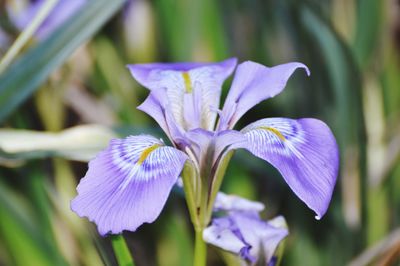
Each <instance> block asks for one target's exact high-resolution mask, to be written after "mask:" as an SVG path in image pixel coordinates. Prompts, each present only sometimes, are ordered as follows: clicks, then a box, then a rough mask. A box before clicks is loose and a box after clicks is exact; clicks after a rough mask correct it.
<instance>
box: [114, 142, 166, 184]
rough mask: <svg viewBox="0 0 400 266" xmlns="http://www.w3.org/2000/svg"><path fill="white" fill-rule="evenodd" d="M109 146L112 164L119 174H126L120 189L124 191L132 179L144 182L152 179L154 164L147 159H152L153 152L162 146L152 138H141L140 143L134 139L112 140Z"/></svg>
mask: <svg viewBox="0 0 400 266" xmlns="http://www.w3.org/2000/svg"><path fill="white" fill-rule="evenodd" d="M143 138H144V140H143ZM111 146H112V164H113V165H114V167H116V168H117V170H119V171H120V172H124V173H126V174H125V180H124V182H123V183H121V185H120V188H121V189H124V188H125V187H126V186H127V185H128V184H129V183H130V182H131V181H132V180H133V179H137V180H138V181H146V180H148V179H149V178H152V177H154V170H156V169H155V167H154V163H156V162H155V161H154V160H149V159H150V157H154V156H152V155H153V154H154V152H155V151H157V149H158V148H161V147H163V146H164V144H163V143H162V142H161V141H159V140H157V139H154V138H152V137H148V138H146V137H145V136H143V137H142V139H141V141H140V142H139V141H137V138H135V137H128V139H127V140H119V139H116V140H112V142H111ZM157 153H158V152H157ZM158 159H162V158H158ZM147 168H149V169H150V170H148V169H147ZM149 171H150V175H149V173H148V172H149ZM146 173H147V174H146Z"/></svg>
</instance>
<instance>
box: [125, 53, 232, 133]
mask: <svg viewBox="0 0 400 266" xmlns="http://www.w3.org/2000/svg"><path fill="white" fill-rule="evenodd" d="M235 66H236V59H235V58H231V59H228V60H225V61H222V62H219V63H172V64H162V63H153V64H138V65H128V68H129V70H130V71H131V74H132V75H133V77H134V78H135V79H136V80H137V81H138V82H139V83H140V84H142V85H143V86H144V87H146V88H148V89H150V90H155V89H162V88H164V89H166V93H167V100H168V105H169V106H170V108H169V109H170V111H171V113H172V114H173V117H174V119H175V121H176V123H178V124H179V125H181V126H182V128H184V129H186V130H190V129H195V128H200V127H201V128H204V129H208V130H212V129H213V128H214V124H215V119H216V116H217V109H218V107H219V100H220V94H221V86H222V83H223V82H224V80H225V79H226V78H227V77H228V76H229V75H230V74H231V73H232V71H233V69H234V68H235Z"/></svg>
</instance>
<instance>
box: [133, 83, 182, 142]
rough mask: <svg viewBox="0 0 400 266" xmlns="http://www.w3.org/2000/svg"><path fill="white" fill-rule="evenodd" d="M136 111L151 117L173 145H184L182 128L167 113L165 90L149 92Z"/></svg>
mask: <svg viewBox="0 0 400 266" xmlns="http://www.w3.org/2000/svg"><path fill="white" fill-rule="evenodd" d="M137 109H139V110H141V111H143V112H145V113H146V114H148V115H150V116H151V117H153V119H154V120H156V122H157V123H158V124H159V125H160V127H161V128H162V129H163V130H164V132H165V134H167V136H168V137H169V138H170V140H171V141H172V142H173V143H175V144H182V143H186V141H185V140H184V139H185V137H184V130H183V128H182V127H181V126H180V125H179V124H178V123H176V121H175V119H174V117H173V116H172V114H171V112H169V106H168V102H167V101H166V91H165V89H157V90H153V91H151V92H150V94H149V96H148V97H147V98H146V100H145V101H144V102H143V103H142V104H141V105H139V106H138V107H137Z"/></svg>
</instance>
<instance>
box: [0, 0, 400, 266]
mask: <svg viewBox="0 0 400 266" xmlns="http://www.w3.org/2000/svg"><path fill="white" fill-rule="evenodd" d="M12 2H13V1H1V2H0V13H1V15H0V26H1V31H2V32H3V34H2V35H3V36H2V38H0V54H1V55H2V56H3V55H4V54H5V52H6V51H7V49H9V47H10V46H11V44H12V43H13V41H14V40H15V39H16V37H17V36H18V34H19V30H18V29H17V28H16V27H14V26H13V24H12V22H11V21H10V19H9V16H8V15H7V8H6V6H7V5H9V4H10V3H12ZM399 52H400V4H399V1H394V0H386V1H384V0H382V1H377V0H323V1H318V0H265V1H256V0H246V1H244V0H243V1H240V0H230V1H228V0H220V1H213V0H202V1H200V0H198V1H185V0H154V1H145V0H134V1H129V2H124V1H123V0H116V1H106V0H97V1H87V3H86V4H85V5H84V6H82V7H81V8H80V9H79V10H78V11H76V12H74V14H73V16H72V17H70V18H69V19H68V20H67V21H65V22H64V23H63V24H62V25H61V26H60V27H58V28H57V29H56V30H55V31H54V32H53V33H52V34H50V35H49V36H48V37H46V38H38V37H34V38H33V39H31V40H30V41H29V42H28V43H27V45H25V46H24V48H23V50H22V51H21V52H20V53H19V55H18V58H17V59H16V60H14V61H13V62H12V64H11V65H9V66H8V67H7V68H6V69H5V71H4V72H3V73H1V74H0V126H1V127H2V128H1V129H0V265H101V264H107V265H115V264H116V261H115V258H114V255H113V253H112V250H111V244H110V239H109V238H101V237H100V236H99V235H98V233H97V232H96V229H95V226H94V225H93V224H91V223H89V222H88V221H87V220H85V219H80V218H78V217H77V216H76V215H75V214H74V213H72V212H71V211H70V209H69V201H70V200H71V198H73V197H74V195H75V193H76V192H75V187H76V184H77V182H78V181H79V179H80V178H81V177H82V176H83V175H84V173H85V171H86V169H87V164H86V163H85V161H87V160H88V159H89V158H91V157H92V156H93V154H95V153H96V152H97V151H99V150H100V149H102V148H104V147H105V145H107V143H108V140H109V139H110V138H111V137H115V136H126V135H129V134H137V133H138V132H152V133H154V134H158V135H159V136H160V137H164V136H163V135H162V133H161V131H159V130H158V129H157V127H156V123H155V122H154V121H152V120H151V118H149V117H147V116H145V115H144V114H142V113H140V111H138V110H136V109H135V107H136V106H137V105H138V104H139V103H141V102H142V101H143V99H144V98H145V96H146V95H147V93H148V92H147V91H146V90H145V89H144V88H141V87H139V85H138V84H137V83H136V82H135V81H134V80H133V78H131V77H130V74H129V73H128V70H127V69H126V68H125V65H126V64H128V63H142V62H154V61H163V62H173V61H216V60H222V59H225V58H227V57H232V56H235V57H238V58H239V61H244V60H253V61H256V62H260V63H262V64H265V65H269V66H271V65H275V64H280V63H285V62H289V61H300V62H303V63H305V64H306V65H307V66H308V67H309V68H310V70H311V76H310V77H309V78H307V77H306V76H305V75H304V74H303V73H300V72H299V73H296V74H295V75H294V76H293V78H292V79H291V80H290V81H289V84H288V86H287V88H286V90H285V91H284V92H283V93H282V94H281V95H279V97H276V98H274V99H271V100H268V101H266V102H263V103H262V104H260V105H258V106H257V107H256V108H255V109H253V110H252V111H251V112H250V113H248V114H247V115H246V116H245V117H244V119H242V121H240V122H241V123H240V124H241V125H245V124H247V123H248V122H250V121H254V120H256V119H259V118H263V117H274V116H279V117H280V116H282V117H284V116H286V117H292V118H300V117H316V118H319V119H322V120H324V121H326V122H327V124H329V126H330V127H331V128H332V130H333V132H334V133H335V135H336V138H337V140H338V142H339V145H340V152H341V154H340V155H341V164H340V167H341V169H340V176H339V179H338V182H337V185H336V188H335V192H334V197H333V200H332V202H331V206H330V209H329V210H328V213H327V215H326V216H325V217H324V218H323V219H322V220H321V221H317V220H315V219H314V215H313V213H312V212H311V211H310V210H309V209H307V207H306V206H305V205H304V204H302V203H301V202H300V200H298V199H297V198H296V197H295V196H294V194H293V193H292V192H291V191H290V189H289V188H288V186H287V185H286V184H285V183H284V181H283V179H282V178H281V177H280V175H279V173H278V172H277V171H276V170H274V169H273V168H272V167H271V166H269V165H268V164H266V163H264V162H263V161H261V160H259V159H255V157H253V156H248V154H246V153H245V152H237V153H236V154H235V156H234V158H233V161H232V163H231V164H230V166H229V169H228V172H227V176H226V178H225V180H224V184H223V190H224V191H225V192H228V193H235V194H239V195H242V196H246V197H248V198H251V199H256V200H260V201H262V202H264V203H265V204H266V206H267V210H266V212H265V213H264V216H265V217H266V218H271V217H273V216H275V215H278V214H282V215H284V216H285V217H286V219H287V221H288V224H289V229H290V236H289V238H288V239H287V240H286V244H285V253H284V258H283V260H282V265H310V266H312V265H348V264H349V265H398V264H399V263H400V262H399V257H400V231H399V230H400V229H399V228H400V227H399V226H400V163H399V162H400V156H399V154H400V57H399V55H400V53H399ZM229 83H230V80H229V81H228V82H227V83H226V84H225V87H224V91H225V93H226V91H227V89H228V88H229ZM238 128H240V125H239V126H238ZM124 236H125V238H126V239H127V241H128V245H129V248H130V250H131V251H132V253H133V256H134V258H135V260H136V264H137V265H139V266H140V265H182V266H186V265H191V261H192V238H193V233H192V228H191V225H190V223H189V219H188V213H187V210H186V206H185V203H184V200H183V198H182V196H181V195H179V193H173V194H172V196H171V197H170V199H169V201H168V203H167V208H166V209H164V211H163V212H162V215H161V216H160V218H159V219H158V220H157V221H156V222H155V223H154V224H151V225H144V226H142V227H141V228H140V229H139V230H138V231H137V232H135V233H131V232H126V233H125V234H124ZM208 260H209V265H222V264H223V262H222V261H223V258H222V257H221V255H220V253H219V252H218V251H217V250H216V249H214V248H211V247H209V258H208Z"/></svg>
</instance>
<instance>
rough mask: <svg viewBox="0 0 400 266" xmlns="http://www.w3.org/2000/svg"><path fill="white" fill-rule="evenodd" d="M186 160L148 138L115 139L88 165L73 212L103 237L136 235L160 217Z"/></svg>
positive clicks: (182, 154) (178, 152) (73, 205)
mask: <svg viewBox="0 0 400 266" xmlns="http://www.w3.org/2000/svg"><path fill="white" fill-rule="evenodd" d="M186 159H187V157H186V155H185V154H184V153H182V152H181V151H178V150H176V149H174V148H172V147H167V146H164V144H163V143H162V142H161V141H160V140H158V139H156V138H154V137H151V136H146V135H141V136H130V137H127V138H126V139H114V140H112V141H111V142H110V145H109V147H108V148H107V149H105V150H104V151H102V152H101V153H99V154H98V156H97V157H96V158H95V159H93V160H92V161H90V163H89V170H88V172H87V173H86V175H85V177H84V178H82V179H81V181H80V183H79V185H78V187H77V191H78V195H77V196H76V197H75V198H74V199H73V200H72V201H71V209H72V210H73V211H74V212H76V213H77V214H78V215H79V216H81V217H83V216H86V217H88V218H89V220H91V221H93V222H95V223H96V224H97V227H98V230H99V233H100V234H101V235H105V234H107V233H112V234H119V233H121V232H122V231H123V230H129V231H135V230H136V229H137V227H139V226H140V225H142V224H143V223H151V222H153V221H154V220H155V219H156V218H157V217H158V216H159V214H160V212H161V210H162V208H163V206H164V205H165V202H166V200H167V198H168V195H169V193H170V191H171V188H172V186H173V185H174V183H175V182H176V180H177V178H178V176H179V174H180V172H181V170H182V168H183V165H184V163H185V161H186Z"/></svg>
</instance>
